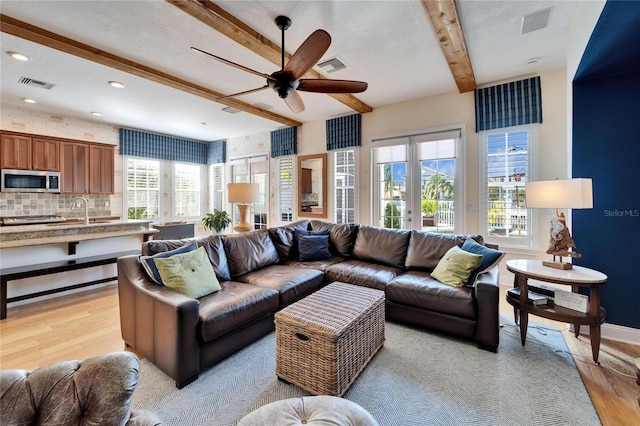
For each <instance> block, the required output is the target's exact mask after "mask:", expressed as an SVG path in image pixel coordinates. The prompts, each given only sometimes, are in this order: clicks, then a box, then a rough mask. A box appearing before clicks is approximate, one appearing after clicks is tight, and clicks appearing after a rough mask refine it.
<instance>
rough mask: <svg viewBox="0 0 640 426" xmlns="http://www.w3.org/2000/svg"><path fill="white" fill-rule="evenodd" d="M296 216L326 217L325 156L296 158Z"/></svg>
mask: <svg viewBox="0 0 640 426" xmlns="http://www.w3.org/2000/svg"><path fill="white" fill-rule="evenodd" d="M298 216H299V217H316V218H326V217H327V154H314V155H299V156H298Z"/></svg>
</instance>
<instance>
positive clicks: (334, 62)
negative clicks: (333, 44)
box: [318, 56, 347, 72]
mask: <svg viewBox="0 0 640 426" xmlns="http://www.w3.org/2000/svg"><path fill="white" fill-rule="evenodd" d="M318 67H320V69H322V71H324V72H335V71H340V70H342V69H345V68H347V65H346V64H345V63H344V62H342V61H341V60H340V59H338V57H337V56H334V57H333V58H331V59H327V60H326V61H322V62H319V63H318Z"/></svg>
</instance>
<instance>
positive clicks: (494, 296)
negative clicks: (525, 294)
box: [476, 265, 500, 352]
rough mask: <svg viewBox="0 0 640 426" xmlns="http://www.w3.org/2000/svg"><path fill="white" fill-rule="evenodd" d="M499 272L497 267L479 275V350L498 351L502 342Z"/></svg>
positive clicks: (477, 296)
mask: <svg viewBox="0 0 640 426" xmlns="http://www.w3.org/2000/svg"><path fill="white" fill-rule="evenodd" d="M499 272H500V267H499V266H498V265H496V266H494V267H493V268H491V269H490V270H488V271H487V272H485V273H483V274H481V275H478V281H477V282H476V303H477V304H478V319H477V324H476V342H477V344H478V347H479V348H481V349H485V350H488V351H491V352H496V351H497V350H498V343H499V341H500V337H499V333H500V319H499V317H500V314H499V308H498V303H499V295H500V284H499Z"/></svg>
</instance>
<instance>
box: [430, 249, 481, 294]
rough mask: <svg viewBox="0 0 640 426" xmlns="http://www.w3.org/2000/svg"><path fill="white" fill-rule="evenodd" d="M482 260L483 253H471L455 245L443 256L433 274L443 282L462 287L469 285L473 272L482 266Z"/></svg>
mask: <svg viewBox="0 0 640 426" xmlns="http://www.w3.org/2000/svg"><path fill="white" fill-rule="evenodd" d="M480 262H482V255H481V254H475V253H469V252H468V251H465V250H462V249H461V248H460V247H458V246H453V247H451V248H450V249H449V251H447V252H446V253H445V254H444V256H442V259H440V262H438V264H437V265H436V267H435V269H434V270H433V272H431V276H432V277H433V278H435V279H436V280H438V281H440V282H441V283H444V284H448V285H452V286H454V287H462V286H463V285H467V283H468V282H469V277H470V276H471V273H472V272H473V271H474V270H475V269H476V268H477V267H478V266H480Z"/></svg>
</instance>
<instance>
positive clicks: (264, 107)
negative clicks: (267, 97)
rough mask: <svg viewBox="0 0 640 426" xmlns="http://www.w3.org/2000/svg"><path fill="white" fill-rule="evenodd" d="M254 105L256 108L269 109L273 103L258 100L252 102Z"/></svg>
mask: <svg viewBox="0 0 640 426" xmlns="http://www.w3.org/2000/svg"><path fill="white" fill-rule="evenodd" d="M254 105H255V106H257V107H258V108H262V109H271V108H273V105H269V104H265V103H264V102H258V103H257V104H254Z"/></svg>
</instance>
